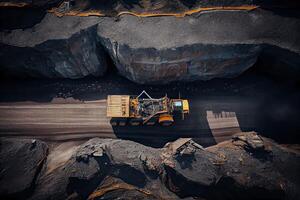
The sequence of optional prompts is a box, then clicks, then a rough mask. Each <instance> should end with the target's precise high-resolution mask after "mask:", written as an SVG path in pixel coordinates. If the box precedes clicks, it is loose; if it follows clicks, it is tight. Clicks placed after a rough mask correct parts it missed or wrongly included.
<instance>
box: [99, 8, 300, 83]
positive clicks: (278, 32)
mask: <svg viewBox="0 0 300 200" xmlns="http://www.w3.org/2000/svg"><path fill="white" fill-rule="evenodd" d="M278 26H280V28H278ZM287 30H288V31H287ZM298 30H300V20H299V19H296V18H295V19H291V18H286V17H282V16H277V15H275V14H273V13H272V12H267V11H263V10H255V11H251V12H247V11H234V12H228V11H219V12H209V13H205V14H199V15H198V16H190V17H184V18H175V17H155V18H142V19H140V18H137V17H133V16H122V17H120V20H119V21H117V22H115V21H114V20H113V19H111V18H105V19H104V20H102V21H101V22H100V23H99V24H98V35H99V37H100V38H101V42H102V44H103V45H104V46H105V47H106V48H107V49H108V52H109V54H110V55H111V56H112V58H113V60H114V61H115V64H116V66H117V68H118V70H119V72H120V73H121V74H122V75H124V76H125V77H128V78H129V79H131V80H133V81H135V82H139V83H165V82H169V81H175V80H199V79H201V80H208V79H211V78H215V77H232V76H237V75H239V74H240V73H242V72H243V71H245V70H246V69H248V68H249V67H251V66H252V65H253V64H254V63H255V62H256V59H257V57H258V56H259V55H260V53H261V51H262V50H263V49H264V48H265V46H272V47H273V49H274V51H275V50H276V49H277V48H279V49H284V50H285V51H287V52H290V53H287V54H291V55H293V58H292V59H290V58H289V59H288V62H290V63H291V65H296V64H295V63H299V54H300V48H299V47H300V37H299V34H298ZM293 53H294V54H293ZM275 59H276V58H275ZM286 60H287V59H286Z"/></svg>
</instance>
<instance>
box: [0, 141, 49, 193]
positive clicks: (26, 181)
mask: <svg viewBox="0 0 300 200" xmlns="http://www.w3.org/2000/svg"><path fill="white" fill-rule="evenodd" d="M47 152H48V146H47V144H46V143H44V142H41V141H39V140H30V139H22V140H19V139H3V138H1V139H0V158H1V159H0V198H1V199H25V198H27V197H29V196H30V195H31V194H32V193H33V190H34V187H35V182H36V178H37V176H38V175H39V172H40V170H41V168H42V166H43V163H44V161H45V160H46V158H47Z"/></svg>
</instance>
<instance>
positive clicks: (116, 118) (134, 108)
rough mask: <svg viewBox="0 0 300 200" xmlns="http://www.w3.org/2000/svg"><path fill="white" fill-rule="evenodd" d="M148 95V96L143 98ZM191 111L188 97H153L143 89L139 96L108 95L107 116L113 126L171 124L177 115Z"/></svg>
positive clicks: (182, 115) (182, 116)
mask: <svg viewBox="0 0 300 200" xmlns="http://www.w3.org/2000/svg"><path fill="white" fill-rule="evenodd" d="M142 96H146V98H142ZM188 113H189V102H188V100H186V99H180V98H178V99H170V98H168V97H167V95H166V96H165V97H162V98H160V99H155V98H152V97H151V96H150V95H149V94H148V93H147V92H145V91H143V92H142V93H141V94H140V95H138V96H131V95H108V97H107V117H110V118H111V121H110V123H111V125H112V126H126V125H127V124H128V125H132V126H137V125H144V124H145V125H154V124H156V123H159V124H161V125H163V126H170V125H172V124H173V123H174V119H175V118H177V117H181V118H182V119H184V118H185V115H187V114H188Z"/></svg>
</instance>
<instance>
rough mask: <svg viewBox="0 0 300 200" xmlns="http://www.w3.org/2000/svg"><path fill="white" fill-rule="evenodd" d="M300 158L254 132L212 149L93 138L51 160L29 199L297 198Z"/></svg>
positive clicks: (188, 142)
mask: <svg viewBox="0 0 300 200" xmlns="http://www.w3.org/2000/svg"><path fill="white" fill-rule="evenodd" d="M299 161H300V156H299V152H297V151H292V150H290V149H287V148H283V147H281V146H279V145H277V144H275V143H274V142H272V141H270V140H268V139H266V138H263V137H261V136H259V135H257V134H256V133H255V132H249V133H240V134H238V135H236V136H234V137H233V139H232V140H229V141H225V142H223V143H220V144H218V145H215V146H212V147H208V148H203V147H202V146H200V145H199V144H197V143H196V142H194V141H193V140H192V139H189V138H185V139H178V140H177V141H175V142H172V143H169V144H167V145H166V146H165V147H164V148H161V149H155V148H151V147H146V146H143V145H141V144H138V143H135V142H131V141H126V140H114V139H99V138H94V139H91V140H89V141H88V142H86V143H84V144H82V145H81V146H79V147H77V148H76V149H75V151H74V153H73V155H72V156H71V157H69V159H68V160H67V161H66V162H65V164H63V165H61V166H59V167H57V168H55V169H53V168H52V169H51V170H50V171H49V169H50V168H49V162H48V161H47V163H46V165H45V167H44V169H43V171H42V172H41V176H40V177H39V180H38V185H37V187H36V188H35V193H34V195H33V196H32V197H31V199H66V198H68V199H114V198H116V197H122V198H123V199H132V197H133V196H135V197H136V198H137V199H164V198H166V197H168V198H171V199H184V198H192V197H197V198H204V199H224V198H226V199H270V198H271V199H298V198H299V186H300V183H299V167H300V166H299V163H300V162H299Z"/></svg>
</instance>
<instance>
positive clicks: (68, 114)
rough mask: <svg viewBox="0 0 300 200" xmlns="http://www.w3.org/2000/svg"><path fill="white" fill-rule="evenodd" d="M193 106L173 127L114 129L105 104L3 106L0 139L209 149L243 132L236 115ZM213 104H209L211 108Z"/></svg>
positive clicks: (60, 102)
mask: <svg viewBox="0 0 300 200" xmlns="http://www.w3.org/2000/svg"><path fill="white" fill-rule="evenodd" d="M190 103H191V109H192V110H191V114H190V115H189V116H188V118H187V119H186V120H184V121H176V122H175V125H173V126H171V127H161V126H159V125H155V126H138V127H130V126H126V127H112V126H111V125H110V123H109V120H110V119H109V118H107V117H106V100H96V101H84V102H83V101H75V100H73V101H70V100H61V99H60V100H57V99H56V100H54V101H52V102H49V103H36V102H16V103H0V136H8V137H17V136H18V137H20V136H21V137H30V138H32V137H34V138H41V139H44V140H50V141H65V140H81V139H88V138H92V137H103V138H124V139H126V138H127V139H136V140H143V139H144V140H145V139H148V140H153V141H154V142H155V140H156V141H158V140H159V141H164V140H165V141H169V140H172V139H175V138H178V137H194V138H199V140H200V141H201V143H202V144H203V145H209V144H213V143H215V142H219V141H223V140H225V139H228V138H229V137H230V136H231V135H232V134H234V133H236V132H239V131H240V128H239V123H238V120H237V117H236V115H235V112H230V111H220V112H213V111H212V110H209V107H208V104H205V102H204V101H201V102H199V101H197V100H195V101H192V102H190ZM212 103H213V102H211V101H210V102H209V105H211V104H212ZM229 103H230V104H232V102H229ZM199 105H201V106H199Z"/></svg>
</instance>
